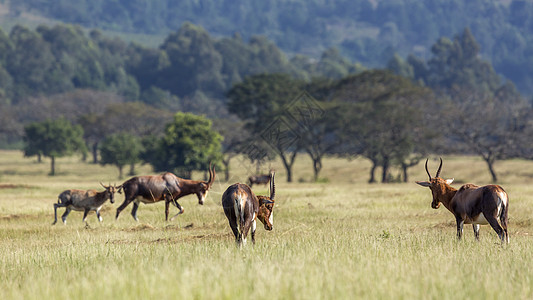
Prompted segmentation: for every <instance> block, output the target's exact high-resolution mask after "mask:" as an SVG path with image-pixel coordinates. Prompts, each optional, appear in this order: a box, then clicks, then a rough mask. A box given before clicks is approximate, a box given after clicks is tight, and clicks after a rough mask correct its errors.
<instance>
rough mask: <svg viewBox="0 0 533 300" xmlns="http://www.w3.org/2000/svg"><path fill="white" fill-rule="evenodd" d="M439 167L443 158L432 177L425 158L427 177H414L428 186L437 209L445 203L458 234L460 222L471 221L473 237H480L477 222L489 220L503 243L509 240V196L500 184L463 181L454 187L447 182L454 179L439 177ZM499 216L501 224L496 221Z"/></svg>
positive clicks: (461, 229) (421, 183)
mask: <svg viewBox="0 0 533 300" xmlns="http://www.w3.org/2000/svg"><path fill="white" fill-rule="evenodd" d="M441 169H442V158H441V159H440V165H439V168H438V170H437V173H436V175H435V177H433V178H432V177H431V174H430V173H429V171H428V160H426V172H427V174H428V176H429V181H417V182H416V183H418V184H419V185H421V186H425V187H429V188H430V190H431V193H432V194H433V202H431V207H432V208H434V209H437V208H439V207H440V205H441V203H442V204H444V207H446V208H447V209H448V210H449V211H450V212H451V213H452V214H453V215H454V216H455V220H456V221H457V238H458V239H461V236H462V234H463V224H465V223H466V224H472V227H473V228H474V235H475V237H476V240H479V225H487V224H490V226H492V228H493V229H494V231H496V233H497V234H498V237H499V238H500V239H501V241H502V243H504V242H507V243H509V234H508V233H507V222H508V218H507V213H508V211H509V196H508V195H507V193H506V192H505V191H504V190H503V188H502V187H501V186H499V185H485V186H477V185H474V184H471V183H469V184H465V185H463V186H461V188H459V190H456V189H455V188H453V187H451V186H450V184H451V183H452V182H453V179H447V180H444V179H442V178H440V177H439V175H440V171H441ZM498 219H500V223H501V226H500V224H499V223H498Z"/></svg>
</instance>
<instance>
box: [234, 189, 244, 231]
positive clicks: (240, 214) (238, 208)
mask: <svg viewBox="0 0 533 300" xmlns="http://www.w3.org/2000/svg"><path fill="white" fill-rule="evenodd" d="M234 199H235V205H234V206H233V208H234V209H235V217H236V218H237V223H238V224H237V225H238V227H237V229H238V230H239V236H240V238H241V240H242V239H243V234H244V208H243V207H242V205H241V204H242V203H243V202H242V195H241V194H238V195H237V196H236V197H235V198H234Z"/></svg>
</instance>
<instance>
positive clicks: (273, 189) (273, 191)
mask: <svg viewBox="0 0 533 300" xmlns="http://www.w3.org/2000/svg"><path fill="white" fill-rule="evenodd" d="M275 174H276V172H274V171H272V172H270V200H272V201H274V197H275V196H276V185H275V184H274V175H275Z"/></svg>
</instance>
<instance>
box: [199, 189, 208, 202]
mask: <svg viewBox="0 0 533 300" xmlns="http://www.w3.org/2000/svg"><path fill="white" fill-rule="evenodd" d="M208 192H209V191H205V193H204V194H203V195H202V198H201V199H200V204H204V201H205V198H207V193H208Z"/></svg>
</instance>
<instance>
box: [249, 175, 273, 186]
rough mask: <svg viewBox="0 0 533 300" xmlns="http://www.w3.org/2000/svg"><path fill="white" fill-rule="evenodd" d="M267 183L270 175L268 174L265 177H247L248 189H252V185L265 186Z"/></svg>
mask: <svg viewBox="0 0 533 300" xmlns="http://www.w3.org/2000/svg"><path fill="white" fill-rule="evenodd" d="M269 181H270V175H269V174H266V175H253V176H250V177H248V185H249V186H250V187H253V186H254V184H264V185H267V184H268V182H269Z"/></svg>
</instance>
